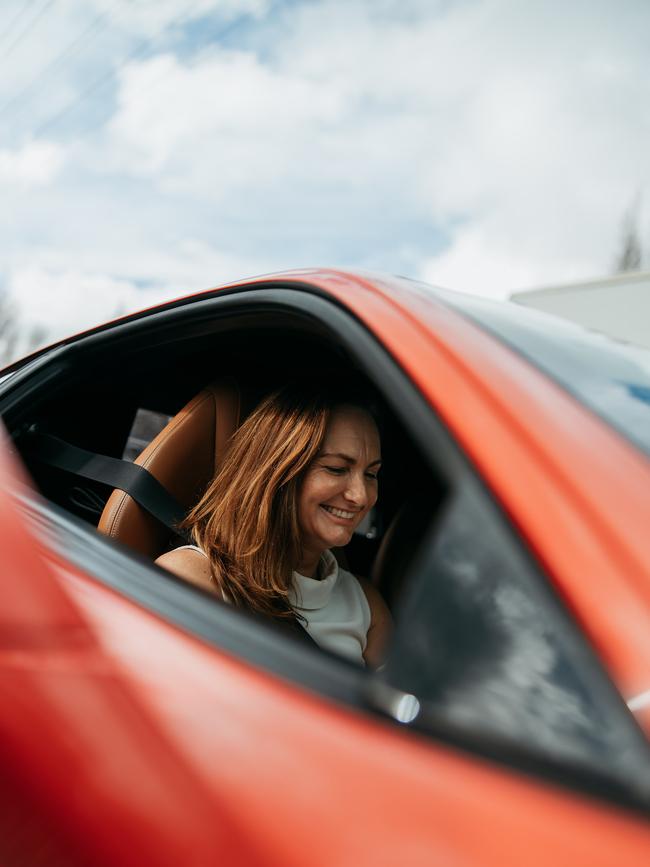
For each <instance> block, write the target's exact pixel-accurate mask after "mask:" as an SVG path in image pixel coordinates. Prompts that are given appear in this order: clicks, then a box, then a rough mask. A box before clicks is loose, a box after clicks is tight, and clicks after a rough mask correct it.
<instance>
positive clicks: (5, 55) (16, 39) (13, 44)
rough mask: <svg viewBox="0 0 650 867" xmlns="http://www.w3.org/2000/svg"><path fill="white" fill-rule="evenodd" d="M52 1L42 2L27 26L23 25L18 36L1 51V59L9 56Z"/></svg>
mask: <svg viewBox="0 0 650 867" xmlns="http://www.w3.org/2000/svg"><path fill="white" fill-rule="evenodd" d="M52 3H54V0H45V3H44V4H43V6H41V8H40V9H39V10H38V12H37V13H36V15H35V16H34V17H33V18H32V20H31V21H29V22H28V23H27V26H26V27H24V28H23V29H22V30H21V31H20V33H19V34H18V36H17V37H16V38H15V39H14V41H13V42H12V43H11V44H10V46H9V48H7V50H6V51H4V52H3V54H2V60H6V59H7V58H8V57H10V56H11V55H12V54H13V53H14V51H15V50H16V48H17V47H18V46H19V45H20V43H21V42H22V41H23V39H24V38H25V37H26V36H27V35H28V33H29V32H30V30H31V29H32V28H33V27H34V25H35V24H37V23H38V22H39V21H40V19H41V18H42V17H43V15H44V14H45V12H47V10H48V9H49V8H50V6H51V5H52Z"/></svg>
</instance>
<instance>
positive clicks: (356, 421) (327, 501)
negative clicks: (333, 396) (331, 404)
mask: <svg viewBox="0 0 650 867" xmlns="http://www.w3.org/2000/svg"><path fill="white" fill-rule="evenodd" d="M380 464H381V454H380V449H379V434H378V432H377V427H376V425H375V423H374V421H373V420H372V418H371V417H370V416H369V415H368V413H367V412H365V411H364V410H362V409H359V408H358V407H354V406H346V405H343V406H339V407H336V408H335V409H334V410H333V411H332V414H331V417H330V422H329V425H328V426H327V431H326V433H325V439H324V441H323V445H322V448H321V450H320V452H319V454H318V456H317V457H316V459H315V460H314V461H313V463H312V464H311V466H310V467H309V469H308V470H307V473H306V475H305V477H304V479H303V481H302V485H301V487H300V491H299V494H298V523H299V526H300V531H301V534H302V550H303V556H302V564H301V567H302V569H305V568H308V569H311V568H312V566H313V569H315V568H316V565H317V563H318V559H319V558H320V555H321V554H322V553H323V551H324V550H325V549H326V548H333V547H341V546H343V545H347V543H348V542H349V541H350V539H351V537H352V533H353V532H354V529H355V527H357V526H358V525H359V523H360V522H361V521H362V520H363V518H364V517H365V516H366V514H367V513H368V511H369V510H370V509H371V508H372V507H373V506H374V504H375V502H376V500H377V473H378V471H379V467H380ZM299 571H300V569H299ZM303 574H310V573H309V572H304V573H303Z"/></svg>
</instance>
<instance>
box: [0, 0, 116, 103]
mask: <svg viewBox="0 0 650 867" xmlns="http://www.w3.org/2000/svg"><path fill="white" fill-rule="evenodd" d="M111 17H112V16H111V13H110V12H104V13H102V14H101V15H98V16H97V17H96V18H95V20H94V21H93V22H92V23H91V24H90V25H89V26H88V27H86V29H85V30H84V31H83V33H80V34H79V36H77V37H76V38H75V39H74V40H73V41H72V42H71V43H70V44H69V45H68V46H67V47H66V48H64V50H63V51H62V52H61V53H60V54H58V55H57V56H56V57H55V58H53V60H51V61H50V63H48V64H47V66H45V68H44V69H42V70H41V71H40V72H39V73H38V74H37V75H35V76H34V78H32V79H31V80H30V81H28V82H27V84H26V85H25V86H24V87H23V88H22V90H19V91H18V93H16V94H14V95H13V96H12V97H11V98H10V99H8V100H7V101H6V102H5V103H4V104H3V105H2V106H0V117H2V115H3V114H5V113H6V111H7V110H8V109H9V108H11V107H12V106H13V105H14V104H15V103H17V102H19V101H20V100H22V99H23V97H25V96H26V95H27V94H29V93H30V91H32V90H33V89H34V88H35V87H36V85H38V84H40V83H41V81H43V79H44V78H45V77H46V75H48V74H50V73H52V72H54V70H56V69H58V68H59V66H61V64H62V63H63V61H64V60H66V59H67V58H69V57H70V56H72V55H73V54H74V53H75V51H76V50H77V49H78V48H79V47H80V46H82V45H83V46H84V47H85V46H86V45H88V43H89V42H90V41H91V39H89V38H88V37H90V36H91V34H93V32H94V36H92V38H96V37H97V35H98V34H99V33H100V32H101V30H102V29H103V27H104V26H106V24H107V23H108V22H109V21H110V19H111ZM102 25H103V26H102ZM22 105H23V108H24V107H25V105H26V103H25V102H23V103H22Z"/></svg>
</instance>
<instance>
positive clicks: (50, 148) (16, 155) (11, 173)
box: [0, 141, 64, 189]
mask: <svg viewBox="0 0 650 867" xmlns="http://www.w3.org/2000/svg"><path fill="white" fill-rule="evenodd" d="M63 163H64V152H63V148H61V147H60V146H59V145H57V144H54V143H52V142H46V141H40V142H39V141H35V142H29V143H28V144H26V145H24V146H23V147H21V148H16V149H7V150H0V189H2V188H3V187H33V186H42V185H44V184H49V183H51V182H52V181H53V180H54V178H55V177H56V176H57V175H58V173H59V172H60V171H61V169H62V167H63Z"/></svg>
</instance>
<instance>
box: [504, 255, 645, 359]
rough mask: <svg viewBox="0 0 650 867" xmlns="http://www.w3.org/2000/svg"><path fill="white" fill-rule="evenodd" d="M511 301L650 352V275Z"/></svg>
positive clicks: (541, 291)
mask: <svg viewBox="0 0 650 867" xmlns="http://www.w3.org/2000/svg"><path fill="white" fill-rule="evenodd" d="M511 300H512V301H516V302H517V303H518V304H523V305H525V306H527V307H535V308H536V309H538V310H545V311H546V312H548V313H554V314H555V315H556V316H562V317H563V318H564V319H571V320H572V321H574V322H577V323H579V324H580V325H584V326H586V327H587V328H592V329H594V330H595V331H600V332H602V333H604V334H608V335H609V336H610V337H616V338H618V339H619V340H624V341H626V342H628V343H635V344H637V345H639V346H645V347H647V348H650V271H639V272H635V273H629V274H618V275H616V276H615V277H607V278H605V279H603V280H594V281H591V282H589V283H574V284H571V285H566V286H549V287H547V288H545V289H533V290H531V291H530V292H515V293H514V294H513V295H512V296H511Z"/></svg>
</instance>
